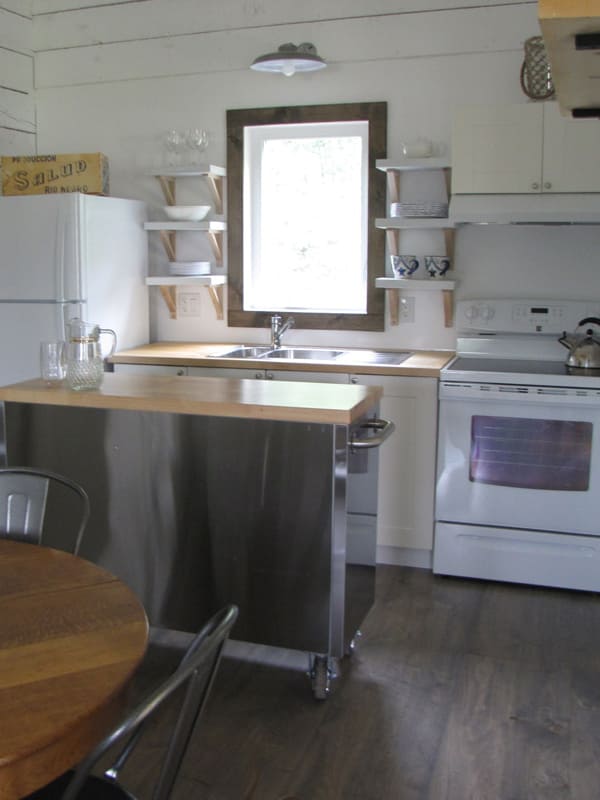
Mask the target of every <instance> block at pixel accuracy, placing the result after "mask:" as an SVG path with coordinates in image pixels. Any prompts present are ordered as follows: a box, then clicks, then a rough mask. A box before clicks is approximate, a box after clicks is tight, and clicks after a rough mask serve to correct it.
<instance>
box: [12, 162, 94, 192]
mask: <svg viewBox="0 0 600 800" xmlns="http://www.w3.org/2000/svg"><path fill="white" fill-rule="evenodd" d="M0 172H1V175H2V194H4V195H29V194H58V193H60V192H83V193H84V194H104V195H107V194H108V159H107V158H106V156H105V155H103V154H102V153H58V154H53V155H47V156H2V158H0Z"/></svg>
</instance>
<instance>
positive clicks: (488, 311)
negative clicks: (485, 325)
mask: <svg viewBox="0 0 600 800" xmlns="http://www.w3.org/2000/svg"><path fill="white" fill-rule="evenodd" d="M495 313H496V312H495V311H494V308H493V306H485V305H483V306H481V308H480V309H479V316H480V317H481V319H482V320H483V321H484V322H489V321H490V320H491V319H494V315H495Z"/></svg>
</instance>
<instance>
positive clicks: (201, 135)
mask: <svg viewBox="0 0 600 800" xmlns="http://www.w3.org/2000/svg"><path fill="white" fill-rule="evenodd" d="M185 141H186V144H187V146H188V148H189V149H190V152H191V154H192V162H194V161H195V158H194V156H196V157H197V158H198V159H199V158H200V156H201V154H202V153H203V152H204V151H205V150H206V148H207V147H208V132H207V131H205V130H204V129H203V128H191V129H190V130H189V131H186V135H185Z"/></svg>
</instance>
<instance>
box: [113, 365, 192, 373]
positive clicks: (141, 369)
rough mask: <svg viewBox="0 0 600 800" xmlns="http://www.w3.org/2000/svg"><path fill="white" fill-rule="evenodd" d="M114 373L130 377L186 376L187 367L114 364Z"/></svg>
mask: <svg viewBox="0 0 600 800" xmlns="http://www.w3.org/2000/svg"><path fill="white" fill-rule="evenodd" d="M115 372H127V373H129V374H130V375H187V367H178V366H176V365H175V364H115Z"/></svg>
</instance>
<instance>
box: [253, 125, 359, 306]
mask: <svg viewBox="0 0 600 800" xmlns="http://www.w3.org/2000/svg"><path fill="white" fill-rule="evenodd" d="M368 132H369V124H368V122H366V121H365V122H332V123H319V124H312V123H305V124H298V125H289V124H286V125H261V126H254V127H247V128H245V134H244V135H245V138H244V147H245V152H244V165H245V174H244V232H243V233H244V309H246V310H252V311H309V312H317V313H319V312H321V313H354V314H365V313H366V311H367V199H368V192H367V187H368Z"/></svg>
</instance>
